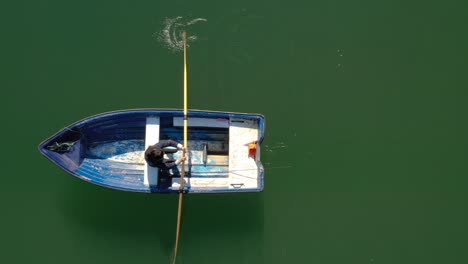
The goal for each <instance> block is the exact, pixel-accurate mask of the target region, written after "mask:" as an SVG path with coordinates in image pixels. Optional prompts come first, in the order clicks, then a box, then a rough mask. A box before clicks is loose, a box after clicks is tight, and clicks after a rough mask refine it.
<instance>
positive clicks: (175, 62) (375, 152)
mask: <svg viewBox="0 0 468 264" xmlns="http://www.w3.org/2000/svg"><path fill="white" fill-rule="evenodd" d="M467 7H468V5H467V4H466V3H464V2H463V1H455V0H448V1H420V2H417V1H393V0H392V1H390V0H382V1H370V0H368V1H344V0H328V1H281V2H280V1H57V0H54V1H52V0H51V1H17V2H16V3H15V4H14V6H13V5H10V6H9V7H7V8H5V9H4V12H5V15H3V16H2V19H1V20H2V22H3V23H2V28H3V29H4V30H3V33H2V44H1V45H2V53H4V54H3V55H2V61H3V62H2V83H3V85H2V86H3V88H4V89H2V90H3V92H2V93H3V97H2V98H3V101H2V114H1V115H2V120H3V121H4V122H3V126H2V132H1V133H2V138H3V139H4V140H3V144H2V145H3V149H4V151H3V155H2V157H3V158H2V160H3V163H2V167H3V170H2V171H3V173H2V175H1V177H2V183H1V185H0V186H1V195H2V197H1V198H2V199H1V206H2V207H1V208H2V216H1V220H0V228H1V235H0V237H1V239H0V241H1V242H2V245H1V250H0V252H1V253H0V262H1V263H113V264H115V263H169V259H170V255H171V254H172V248H173V243H174V236H175V222H176V214H177V196H171V195H144V194H135V193H125V192H119V191H113V190H109V189H104V188H101V187H98V186H94V185H92V184H89V183H86V182H84V181H81V180H78V179H76V178H73V177H71V176H70V175H68V174H67V173H65V172H64V171H62V170H61V169H59V168H58V167H56V166H55V165H54V164H52V163H51V162H49V161H48V160H47V159H45V158H44V157H42V156H41V155H40V154H39V152H38V151H37V145H38V144H39V143H40V142H41V141H42V140H44V139H45V138H47V137H49V136H50V135H52V134H53V133H55V132H57V131H58V130H59V129H61V128H62V127H64V126H67V125H69V124H71V123H73V122H75V121H77V120H80V119H82V118H85V117H88V116H90V115H94V114H98V113H101V112H106V111H112V110H117V109H128V108H143V107H156V108H182V101H183V100H182V53H180V52H172V51H170V50H169V49H168V47H167V46H166V45H164V42H161V41H158V39H157V36H156V35H157V33H158V32H160V31H161V30H162V29H163V28H164V21H166V18H175V17H177V16H181V17H182V20H183V21H185V23H186V22H188V21H191V20H193V19H196V18H204V19H206V20H207V21H206V22H205V21H199V22H197V23H195V24H193V25H190V26H187V30H188V34H189V36H197V37H198V39H197V41H195V42H193V43H191V45H190V49H189V55H188V59H189V108H193V109H207V110H219V111H235V112H254V113H262V114H264V115H265V117H266V121H267V123H266V137H265V141H264V143H263V145H262V146H263V148H262V161H263V163H264V165H265V167H266V172H265V191H264V192H263V193H260V194H229V195H224V194H223V195H191V196H186V197H185V198H184V211H183V225H182V230H181V244H180V255H179V258H178V263H321V264H322V263H325V264H326V263H330V264H331V263H337V264H338V263H339V264H343V263H371V264H373V263H376V264H377V263H388V264H395V263H405V264H406V263H408V264H410V263H411V264H413V263H425V264H426V263H467V262H468V253H467V252H468V251H467V244H468V227H467V222H468V206H467V203H466V201H467V196H468V192H467V188H468V178H467V176H468V162H467V158H468V151H467V149H468V140H467V135H468V133H467V132H468V125H467V121H466V116H467V113H468V104H467V96H468V92H467V90H466V89H467V87H468V78H467V70H468V66H467V61H468V52H467V47H468V31H467V29H466V25H467V24H468V16H467V14H466V10H467ZM5 121H6V122H5Z"/></svg>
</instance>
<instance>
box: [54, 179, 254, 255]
mask: <svg viewBox="0 0 468 264" xmlns="http://www.w3.org/2000/svg"><path fill="white" fill-rule="evenodd" d="M67 182H69V181H67ZM67 185H68V184H67ZM70 185H72V186H62V187H63V189H62V190H63V192H59V194H60V196H61V197H60V198H59V199H57V201H58V204H57V207H58V210H59V211H60V213H61V214H62V215H63V216H64V218H65V220H66V221H67V222H68V223H70V225H71V226H72V227H73V228H76V229H77V230H79V231H80V232H82V233H84V234H86V233H88V235H89V236H90V237H95V236H99V237H100V238H101V239H106V238H109V241H111V240H120V241H119V243H132V244H135V243H137V244H139V246H145V245H147V246H148V247H152V248H155V247H157V245H156V244H159V246H160V250H161V254H163V255H167V256H170V255H171V254H172V252H173V247H174V238H175V228H176V219H177V205H178V195H172V194H142V193H130V192H122V191H116V190H110V189H107V188H103V187H98V186H94V185H90V184H86V186H84V185H85V183H83V182H80V181H71V183H70ZM182 221H183V223H182V229H181V240H182V239H183V238H184V237H185V238H192V237H201V238H203V240H205V241H206V240H210V238H219V237H220V236H224V237H229V236H241V237H242V238H241V239H243V238H244V237H245V239H251V238H252V237H253V238H254V239H261V238H262V237H263V200H262V194H259V193H237V194H189V195H185V196H184V204H183V218H182Z"/></svg>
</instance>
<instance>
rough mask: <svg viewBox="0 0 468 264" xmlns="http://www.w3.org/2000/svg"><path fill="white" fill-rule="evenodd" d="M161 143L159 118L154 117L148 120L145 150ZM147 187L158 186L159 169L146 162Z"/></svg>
mask: <svg viewBox="0 0 468 264" xmlns="http://www.w3.org/2000/svg"><path fill="white" fill-rule="evenodd" d="M158 141H159V116H152V117H147V118H146V132H145V150H146V149H147V148H148V147H149V146H150V145H154V144H156V143H158ZM144 183H145V185H157V184H158V168H155V167H151V166H149V165H148V164H146V162H145V176H144Z"/></svg>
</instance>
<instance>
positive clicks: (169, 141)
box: [155, 139, 181, 149]
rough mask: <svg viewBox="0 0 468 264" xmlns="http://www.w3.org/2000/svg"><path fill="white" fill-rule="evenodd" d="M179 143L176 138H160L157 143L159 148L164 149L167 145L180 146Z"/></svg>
mask: <svg viewBox="0 0 468 264" xmlns="http://www.w3.org/2000/svg"><path fill="white" fill-rule="evenodd" d="M179 145H181V144H179V143H177V141H175V140H172V139H166V140H160V141H159V142H158V143H156V145H155V146H156V147H158V148H159V149H163V148H165V147H175V148H179Z"/></svg>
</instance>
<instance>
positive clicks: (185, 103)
mask: <svg viewBox="0 0 468 264" xmlns="http://www.w3.org/2000/svg"><path fill="white" fill-rule="evenodd" d="M182 36H183V40H184V147H187V47H186V33H185V31H184V32H183V33H182ZM183 155H184V157H186V153H185V151H184V154H183ZM184 177H185V161H183V162H182V170H181V173H180V187H179V207H178V210H177V229H176V239H175V246H174V257H173V259H172V260H173V261H172V263H173V264H175V263H176V260H177V251H178V248H179V234H180V220H181V218H182V198H183V190H184Z"/></svg>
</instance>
